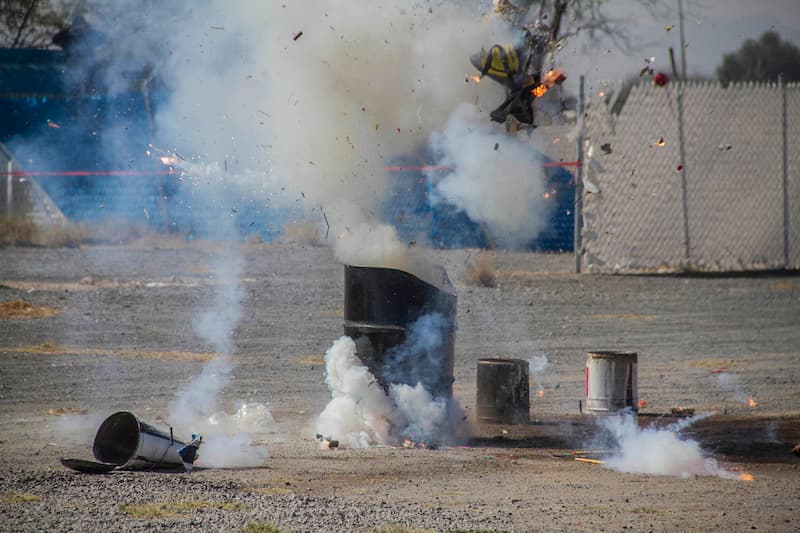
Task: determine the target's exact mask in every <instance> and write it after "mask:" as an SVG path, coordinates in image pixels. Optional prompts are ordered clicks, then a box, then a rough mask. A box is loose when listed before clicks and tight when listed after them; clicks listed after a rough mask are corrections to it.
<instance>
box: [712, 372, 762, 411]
mask: <svg viewBox="0 0 800 533" xmlns="http://www.w3.org/2000/svg"><path fill="white" fill-rule="evenodd" d="M710 379H711V383H713V384H714V385H715V386H716V387H718V388H719V389H720V390H721V391H722V392H723V393H724V394H725V395H726V396H727V397H729V398H733V399H734V400H735V401H737V402H739V403H743V404H745V405H749V406H750V407H756V405H757V404H756V401H755V400H754V399H753V397H752V396H750V395H749V394H747V393H746V392H745V390H744V389H743V388H742V385H741V383H740V382H739V376H737V375H736V374H731V373H730V372H716V373H713V374H711V378H710Z"/></svg>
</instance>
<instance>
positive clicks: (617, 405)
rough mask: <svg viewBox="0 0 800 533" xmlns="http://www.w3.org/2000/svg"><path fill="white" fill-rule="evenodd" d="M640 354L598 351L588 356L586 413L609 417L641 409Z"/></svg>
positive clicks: (589, 353)
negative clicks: (638, 368)
mask: <svg viewBox="0 0 800 533" xmlns="http://www.w3.org/2000/svg"><path fill="white" fill-rule="evenodd" d="M637 363H638V354H637V353H636V352H617V351H597V352H588V353H587V354H586V410H587V411H588V412H590V413H592V414H608V413H614V412H617V411H621V410H622V409H631V410H633V411H636V410H637V409H638V396H639V391H638V385H637V383H636V382H637V378H638V375H637V374H638V371H637Z"/></svg>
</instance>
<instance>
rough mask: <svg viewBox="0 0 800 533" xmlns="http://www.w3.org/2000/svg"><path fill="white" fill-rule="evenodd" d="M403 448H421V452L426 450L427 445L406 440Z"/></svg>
mask: <svg viewBox="0 0 800 533" xmlns="http://www.w3.org/2000/svg"><path fill="white" fill-rule="evenodd" d="M403 448H419V449H421V450H424V449H425V448H427V445H426V444H425V443H424V442H414V441H413V440H411V439H405V440H404V441H403Z"/></svg>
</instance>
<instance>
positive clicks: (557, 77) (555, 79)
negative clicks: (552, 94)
mask: <svg viewBox="0 0 800 533" xmlns="http://www.w3.org/2000/svg"><path fill="white" fill-rule="evenodd" d="M566 79H567V77H566V76H565V75H564V71H563V70H561V69H552V70H548V71H547V72H545V74H544V80H543V83H544V84H545V85H546V86H547V87H548V89H549V88H550V87H552V86H553V85H555V84H557V83H562V82H563V81H564V80H566Z"/></svg>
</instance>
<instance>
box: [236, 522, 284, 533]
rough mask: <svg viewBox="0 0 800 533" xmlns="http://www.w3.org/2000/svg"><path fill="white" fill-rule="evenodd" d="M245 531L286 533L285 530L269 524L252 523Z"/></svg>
mask: <svg viewBox="0 0 800 533" xmlns="http://www.w3.org/2000/svg"><path fill="white" fill-rule="evenodd" d="M244 531H245V532H246V533H285V531H284V530H283V529H280V528H278V527H276V526H273V525H272V524H268V523H267V522H250V523H249V524H247V527H246V528H244Z"/></svg>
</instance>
